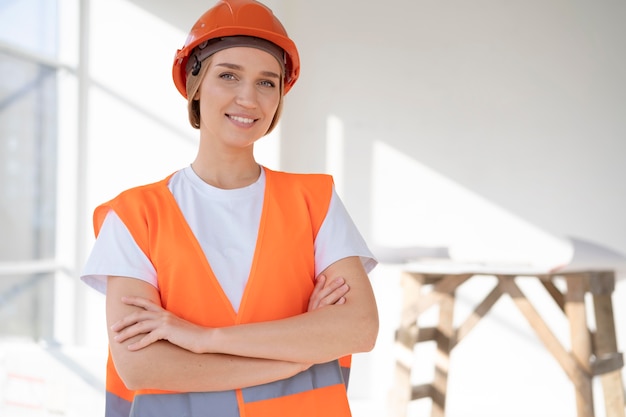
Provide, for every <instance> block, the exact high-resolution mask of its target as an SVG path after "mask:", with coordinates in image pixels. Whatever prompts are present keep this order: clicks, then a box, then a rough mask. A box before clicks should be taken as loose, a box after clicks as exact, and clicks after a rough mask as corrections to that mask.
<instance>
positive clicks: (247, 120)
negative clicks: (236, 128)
mask: <svg viewBox="0 0 626 417" xmlns="http://www.w3.org/2000/svg"><path fill="white" fill-rule="evenodd" d="M227 116H228V118H229V119H231V120H233V121H235V122H238V123H245V124H252V123H254V122H255V121H256V120H255V119H250V118H248V117H241V116H231V115H230V114H227Z"/></svg>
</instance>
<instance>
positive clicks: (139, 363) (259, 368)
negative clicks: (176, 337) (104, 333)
mask: <svg viewBox="0 0 626 417" xmlns="http://www.w3.org/2000/svg"><path fill="white" fill-rule="evenodd" d="M129 342H130V343H132V339H131V340H129ZM113 343H115V342H113ZM126 345H127V344H126V343H125V344H122V345H119V346H114V345H112V346H111V352H112V355H113V361H114V363H115V366H116V369H117V371H118V373H119V375H120V377H121V378H122V380H123V381H124V383H125V384H126V385H127V387H128V388H130V389H161V390H167V391H182V392H203V391H223V390H229V389H236V388H245V387H249V386H254V385H259V384H264V383H267V382H272V381H276V380H279V379H284V378H288V377H290V376H293V375H295V374H297V373H298V372H301V371H302V370H304V369H306V366H305V365H302V364H297V363H290V362H285V361H273V360H266V359H257V358H246V357H241V356H232V355H224V354H197V353H192V352H189V351H188V350H185V349H182V348H179V347H178V346H175V345H172V344H171V343H169V342H166V341H159V342H156V343H153V344H151V345H150V346H148V347H146V348H144V349H141V350H139V351H135V352H133V351H129V350H128V349H127V348H126Z"/></svg>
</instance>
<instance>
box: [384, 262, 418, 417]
mask: <svg viewBox="0 0 626 417" xmlns="http://www.w3.org/2000/svg"><path fill="white" fill-rule="evenodd" d="M401 285H402V310H401V312H400V324H399V328H398V330H397V331H396V354H395V369H394V387H393V389H392V390H391V393H390V397H389V411H390V417H406V412H407V407H408V404H409V401H410V400H411V368H412V366H413V345H414V344H415V343H416V341H417V338H418V333H419V326H418V324H417V316H418V313H417V306H418V304H419V298H420V293H421V288H422V279H421V277H420V276H419V275H415V274H411V273H407V272H404V273H402V276H401Z"/></svg>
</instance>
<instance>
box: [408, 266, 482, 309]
mask: <svg viewBox="0 0 626 417" xmlns="http://www.w3.org/2000/svg"><path fill="white" fill-rule="evenodd" d="M471 276H472V275H470V274H465V275H446V276H443V277H442V278H441V280H439V282H437V283H436V284H434V285H433V286H432V288H431V291H430V293H428V294H422V297H421V300H420V305H419V308H418V309H419V312H418V315H421V314H422V313H423V312H425V311H426V310H428V309H429V308H431V307H432V306H434V305H435V304H438V303H439V302H441V300H442V298H443V297H444V296H445V295H446V294H452V293H454V291H456V289H457V288H458V287H459V286H461V285H462V284H463V283H464V282H465V281H467V280H468V279H469V278H470V277H471Z"/></svg>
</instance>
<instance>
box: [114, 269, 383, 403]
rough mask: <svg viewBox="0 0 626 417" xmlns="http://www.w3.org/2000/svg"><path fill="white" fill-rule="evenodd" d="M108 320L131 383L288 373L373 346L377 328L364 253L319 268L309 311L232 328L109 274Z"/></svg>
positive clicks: (215, 383)
mask: <svg viewBox="0 0 626 417" xmlns="http://www.w3.org/2000/svg"><path fill="white" fill-rule="evenodd" d="M107 323H108V326H109V341H110V346H111V354H112V356H113V360H114V362H115V365H116V369H117V371H118V373H119V374H120V376H121V377H122V379H123V380H124V382H125V383H126V385H127V386H128V387H129V388H131V389H141V388H156V389H165V390H174V391H216V390H225V389H233V388H242V387H246V386H251V385H258V384H262V383H266V382H271V381H275V380H278V379H282V378H287V377H289V376H292V375H295V374H296V373H298V372H301V371H303V370H305V369H307V368H308V367H309V366H311V365H312V364H315V363H323V362H327V361H330V360H333V359H336V358H339V357H341V356H344V355H347V354H352V353H357V352H365V351H369V350H371V349H372V348H373V346H374V343H375V340H376V336H377V333H378V313H377V309H376V302H375V299H374V295H373V292H372V288H371V286H370V283H369V279H368V278H367V275H366V273H365V271H364V270H363V267H362V265H361V262H360V260H359V259H358V258H357V257H351V258H345V259H342V260H340V261H337V262H335V263H334V264H333V265H331V266H330V267H328V268H327V269H326V270H325V271H323V272H322V274H320V277H319V279H318V283H317V285H316V289H315V290H314V293H313V295H312V297H311V302H310V304H309V311H308V312H306V313H304V314H300V315H298V316H294V317H290V318H286V319H283V320H276V321H271V322H264V323H255V324H246V325H239V326H232V327H226V328H204V327H200V326H197V325H194V324H192V323H189V322H187V321H184V320H182V319H180V318H178V317H176V316H174V315H172V314H171V313H169V312H167V311H165V310H163V309H162V308H161V307H160V303H159V297H158V293H157V290H156V289H155V288H154V287H152V286H151V285H149V284H146V283H144V282H142V281H139V280H134V279H128V278H123V277H110V278H109V281H108V288H107ZM155 364H158V366H155Z"/></svg>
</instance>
